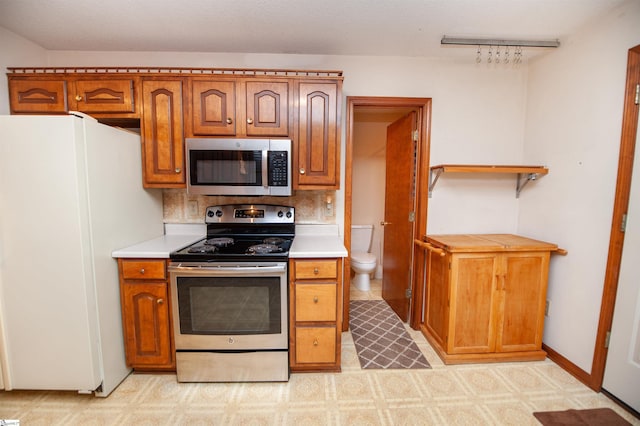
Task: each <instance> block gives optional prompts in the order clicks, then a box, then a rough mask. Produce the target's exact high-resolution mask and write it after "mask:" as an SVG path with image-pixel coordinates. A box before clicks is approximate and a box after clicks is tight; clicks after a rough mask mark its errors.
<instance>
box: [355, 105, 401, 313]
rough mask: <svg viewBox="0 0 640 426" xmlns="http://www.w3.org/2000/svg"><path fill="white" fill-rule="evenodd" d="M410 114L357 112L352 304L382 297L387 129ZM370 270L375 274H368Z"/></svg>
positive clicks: (365, 108)
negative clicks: (356, 301) (353, 301)
mask: <svg viewBox="0 0 640 426" xmlns="http://www.w3.org/2000/svg"><path fill="white" fill-rule="evenodd" d="M407 112H408V110H407V109H406V108H399V107H395V108H380V107H370V106H358V107H356V108H355V110H354V121H353V140H352V143H353V146H352V148H353V157H352V173H353V175H352V200H351V202H352V213H351V269H352V270H351V277H352V278H351V293H350V299H351V300H359V299H360V300H361V299H370V298H377V299H379V298H380V297H381V288H382V272H383V268H382V265H383V255H384V253H383V242H384V227H383V226H382V225H381V224H380V223H381V222H383V221H384V201H385V164H386V138H387V126H388V125H389V124H391V123H393V122H394V121H395V120H396V119H398V118H400V117H402V116H403V115H405V114H406V113H407ZM369 232H371V234H369ZM367 253H368V255H366V256H365V254H367ZM374 263H375V266H373V264H374ZM354 269H358V270H359V272H360V273H356V272H355V271H354ZM370 270H372V271H373V272H371V273H370V274H367V273H366V271H370ZM367 275H368V276H369V277H368V278H369V279H367Z"/></svg>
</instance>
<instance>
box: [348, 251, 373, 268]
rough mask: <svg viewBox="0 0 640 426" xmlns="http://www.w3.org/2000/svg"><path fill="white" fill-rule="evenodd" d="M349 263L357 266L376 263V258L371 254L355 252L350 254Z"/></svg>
mask: <svg viewBox="0 0 640 426" xmlns="http://www.w3.org/2000/svg"><path fill="white" fill-rule="evenodd" d="M351 263H352V264H354V263H356V264H359V265H366V264H371V263H376V256H375V255H373V254H371V253H364V252H360V251H355V252H352V253H351Z"/></svg>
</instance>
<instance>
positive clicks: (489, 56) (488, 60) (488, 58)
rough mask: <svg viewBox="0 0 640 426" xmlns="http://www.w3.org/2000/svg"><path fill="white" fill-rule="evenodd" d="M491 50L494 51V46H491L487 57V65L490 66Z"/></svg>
mask: <svg viewBox="0 0 640 426" xmlns="http://www.w3.org/2000/svg"><path fill="white" fill-rule="evenodd" d="M491 49H493V46H489V54H488V55H487V63H488V64H490V63H491Z"/></svg>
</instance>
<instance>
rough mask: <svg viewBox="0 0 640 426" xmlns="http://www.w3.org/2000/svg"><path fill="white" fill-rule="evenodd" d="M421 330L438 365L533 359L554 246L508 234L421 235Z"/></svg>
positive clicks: (540, 356)
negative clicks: (424, 273) (425, 265)
mask: <svg viewBox="0 0 640 426" xmlns="http://www.w3.org/2000/svg"><path fill="white" fill-rule="evenodd" d="M427 242H428V243H429V244H431V245H432V246H433V247H436V248H438V249H441V250H444V256H441V255H440V253H437V252H434V251H431V252H430V254H429V275H428V277H427V304H426V315H425V323H424V324H423V326H422V331H423V333H424V334H425V336H426V337H427V339H428V340H429V341H430V342H431V343H432V345H433V346H434V349H435V350H436V352H437V353H438V355H439V356H440V357H441V358H442V359H443V361H444V362H445V363H446V364H455V363H464V362H496V361H516V360H518V361H525V360H541V359H544V358H545V357H546V353H545V352H544V351H543V350H542V349H541V348H542V333H543V329H544V309H545V303H546V291H547V275H548V270H549V258H550V253H551V252H552V251H556V250H557V246H556V245H554V244H550V243H545V242H541V241H536V240H531V239H528V238H524V237H519V236H515V235H508V234H483V235H442V236H430V237H427Z"/></svg>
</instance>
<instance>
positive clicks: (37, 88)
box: [9, 76, 140, 118]
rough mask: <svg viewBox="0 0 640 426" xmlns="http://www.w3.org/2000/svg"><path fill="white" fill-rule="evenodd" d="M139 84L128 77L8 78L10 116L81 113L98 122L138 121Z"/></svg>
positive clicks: (134, 79) (135, 79)
mask: <svg viewBox="0 0 640 426" xmlns="http://www.w3.org/2000/svg"><path fill="white" fill-rule="evenodd" d="M137 86H138V80H137V78H134V77H130V78H125V77H109V78H104V77H103V78H93V79H88V78H74V77H62V76H56V77H53V78H45V77H39V78H9V98H10V108H11V113H12V114H56V113H60V114H63V113H67V112H69V111H81V112H85V113H87V114H91V115H94V116H96V117H97V118H114V117H117V118H140V114H139V106H138V105H136V100H137V94H136V90H137Z"/></svg>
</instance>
